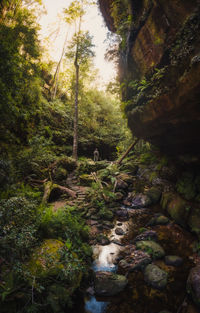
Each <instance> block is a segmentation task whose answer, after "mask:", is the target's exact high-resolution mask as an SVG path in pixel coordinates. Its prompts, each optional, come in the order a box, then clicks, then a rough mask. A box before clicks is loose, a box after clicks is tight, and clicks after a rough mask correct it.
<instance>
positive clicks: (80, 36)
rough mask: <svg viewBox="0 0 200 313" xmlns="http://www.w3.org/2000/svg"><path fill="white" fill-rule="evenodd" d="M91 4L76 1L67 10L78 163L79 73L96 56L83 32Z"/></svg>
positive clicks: (75, 155)
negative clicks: (71, 29) (71, 32)
mask: <svg viewBox="0 0 200 313" xmlns="http://www.w3.org/2000/svg"><path fill="white" fill-rule="evenodd" d="M87 4H89V2H88V1H84V0H81V1H78V0H76V1H74V2H73V3H72V4H71V6H70V7H69V9H66V10H65V14H66V19H67V20H68V21H69V22H74V26H75V34H74V36H73V38H72V41H71V44H70V46H69V47H68V49H69V51H68V53H66V56H67V57H69V58H70V59H73V60H74V67H75V98H74V137H73V153H72V156H73V158H74V159H75V160H76V161H77V158H78V97H79V71H80V66H81V65H82V64H85V63H87V62H88V60H89V59H90V58H91V57H92V56H94V52H93V51H92V47H93V45H92V38H91V36H90V35H89V33H88V32H82V31H81V23H82V17H83V15H84V14H85V11H84V5H87Z"/></svg>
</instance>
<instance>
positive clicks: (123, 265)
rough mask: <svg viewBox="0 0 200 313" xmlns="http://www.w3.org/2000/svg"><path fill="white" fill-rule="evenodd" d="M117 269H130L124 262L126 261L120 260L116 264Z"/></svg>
mask: <svg viewBox="0 0 200 313" xmlns="http://www.w3.org/2000/svg"><path fill="white" fill-rule="evenodd" d="M118 265H119V267H121V268H122V269H125V270H127V269H129V268H130V264H129V263H128V262H126V260H121V261H119V263H118Z"/></svg>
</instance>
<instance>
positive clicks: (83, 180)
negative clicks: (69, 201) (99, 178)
mask: <svg viewBox="0 0 200 313" xmlns="http://www.w3.org/2000/svg"><path fill="white" fill-rule="evenodd" d="M79 179H80V184H81V185H83V186H91V184H92V183H93V182H94V178H93V177H92V175H88V174H82V175H80V176H79Z"/></svg>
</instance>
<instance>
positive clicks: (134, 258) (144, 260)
mask: <svg viewBox="0 0 200 313" xmlns="http://www.w3.org/2000/svg"><path fill="white" fill-rule="evenodd" d="M151 261H152V260H151V258H150V256H149V254H147V253H145V252H144V251H141V250H135V251H134V254H133V255H131V261H130V264H129V271H130V272H132V271H135V270H140V269H143V268H144V267H145V266H146V265H147V264H149V263H151Z"/></svg>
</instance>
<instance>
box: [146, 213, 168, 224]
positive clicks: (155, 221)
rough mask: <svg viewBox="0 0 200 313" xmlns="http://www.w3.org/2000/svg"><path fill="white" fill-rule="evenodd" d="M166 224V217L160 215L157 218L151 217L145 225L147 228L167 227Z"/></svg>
mask: <svg viewBox="0 0 200 313" xmlns="http://www.w3.org/2000/svg"><path fill="white" fill-rule="evenodd" d="M168 223H169V219H168V217H166V216H164V215H160V216H157V217H152V218H151V219H150V221H149V222H148V223H147V226H155V225H167V224H168Z"/></svg>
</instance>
